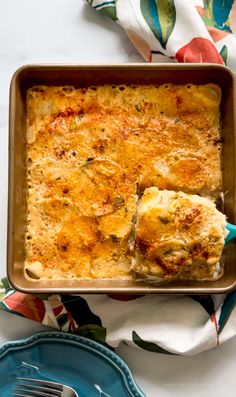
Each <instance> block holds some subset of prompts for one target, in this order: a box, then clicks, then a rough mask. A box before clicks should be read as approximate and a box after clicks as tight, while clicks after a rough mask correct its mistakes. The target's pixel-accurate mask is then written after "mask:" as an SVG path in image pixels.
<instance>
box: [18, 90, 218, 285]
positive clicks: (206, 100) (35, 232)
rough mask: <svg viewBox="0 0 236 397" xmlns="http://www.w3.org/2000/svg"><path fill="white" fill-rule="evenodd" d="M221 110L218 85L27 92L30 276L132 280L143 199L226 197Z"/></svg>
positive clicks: (28, 257)
mask: <svg viewBox="0 0 236 397" xmlns="http://www.w3.org/2000/svg"><path fill="white" fill-rule="evenodd" d="M220 100H221V91H220V88H219V87H218V86H216V85H213V84H207V85H200V86H195V85H186V86H183V85H179V86H177V85H172V84H166V85H161V86H153V85H147V86H111V85H106V86H97V87H89V88H79V89H75V88H73V87H46V86H39V87H33V88H32V89H29V90H28V95H27V117H28V126H27V134H28V159H27V162H28V163H27V164H28V175H29V184H28V187H29V188H28V227H27V234H26V253H27V255H26V263H25V267H26V268H27V269H28V270H29V271H31V272H33V273H35V274H37V276H38V277H46V278H51V277H63V278H64V277H67V278H68V277H69V278H88V279H90V278H99V277H105V278H125V279H126V278H130V277H132V276H131V275H130V262H131V258H130V255H129V253H128V251H127V248H126V247H127V246H128V244H127V242H128V239H129V237H130V233H131V230H132V227H133V222H134V219H135V213H136V204H137V195H136V194H137V192H138V194H142V193H143V191H144V190H145V188H148V187H150V186H156V187H158V188H160V189H169V190H176V191H184V192H187V193H195V194H201V195H202V196H205V197H209V198H211V199H217V198H218V197H219V192H220V189H221V170H220V149H221V144H220V133H219V131H220V128H219V127H220V119H219V117H220V111H219V105H220Z"/></svg>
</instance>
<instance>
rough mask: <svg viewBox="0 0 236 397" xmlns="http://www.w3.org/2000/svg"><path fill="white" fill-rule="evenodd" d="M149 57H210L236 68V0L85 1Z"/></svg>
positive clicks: (171, 59) (183, 59) (161, 59)
mask: <svg viewBox="0 0 236 397" xmlns="http://www.w3.org/2000/svg"><path fill="white" fill-rule="evenodd" d="M87 3H88V4H90V5H91V6H92V7H94V9H95V10H97V11H98V12H99V13H101V14H104V15H106V16H108V17H110V18H112V19H113V20H114V21H116V22H117V23H118V24H119V25H120V26H121V27H122V28H123V29H124V30H125V31H126V33H127V35H128V36H129V38H130V40H131V41H132V43H133V44H134V46H135V47H136V48H137V50H138V51H139V52H140V54H141V55H142V56H143V58H144V59H145V60H146V61H148V62H209V63H219V64H226V65H227V66H229V67H230V68H232V69H233V70H235V71H236V1H235V0H116V1H115V0H113V1H109V0H87Z"/></svg>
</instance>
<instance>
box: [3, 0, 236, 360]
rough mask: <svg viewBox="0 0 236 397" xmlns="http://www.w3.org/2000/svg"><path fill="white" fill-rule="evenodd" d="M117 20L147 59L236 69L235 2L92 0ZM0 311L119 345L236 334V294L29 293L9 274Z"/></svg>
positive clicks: (188, 344)
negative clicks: (18, 289) (19, 288)
mask: <svg viewBox="0 0 236 397" xmlns="http://www.w3.org/2000/svg"><path fill="white" fill-rule="evenodd" d="M87 3H88V4H89V5H91V6H93V7H94V8H95V9H96V10H97V11H98V12H99V13H102V14H104V15H106V16H108V17H110V18H112V19H113V20H114V21H116V22H117V23H119V24H120V25H121V26H122V27H123V29H124V30H125V31H126V33H127V34H128V36H129V38H130V40H131V41H132V42H133V44H134V45H135V47H136V48H137V49H138V51H139V52H140V53H141V55H142V56H143V58H144V59H145V60H146V61H149V62H210V63H219V64H226V65H228V66H229V67H230V68H231V69H233V70H234V71H236V1H233V0H203V1H201V0H116V1H114V0H112V1H108V0H87ZM0 294H1V295H0V309H2V310H6V311H9V312H11V313H15V314H18V315H20V316H24V317H26V318H29V319H31V320H35V321H38V322H40V323H43V324H46V325H49V326H52V327H54V328H56V329H59V330H62V331H67V332H75V333H77V334H79V335H82V336H86V337H88V338H91V339H94V340H96V341H98V342H101V343H106V344H107V345H109V346H111V347H112V348H116V347H117V346H118V345H119V344H120V343H121V342H125V343H128V344H131V345H135V346H136V347H139V348H141V349H145V350H148V351H151V352H158V353H165V354H185V355H190V354H196V353H199V352H201V351H203V350H206V349H209V348H211V347H214V346H218V345H219V344H220V343H223V342H224V341H226V340H228V339H230V338H231V337H233V336H234V335H236V291H233V292H231V293H229V294H228V295H223V296H222V295H221V296H210V295H204V296H163V295H162V296H161V295H146V296H124V295H123V296H118V295H83V296H75V295H61V296H60V295H57V294H54V295H49V296H48V295H27V294H23V293H20V292H16V291H14V290H13V289H12V287H11V286H10V285H9V283H8V280H7V279H3V280H2V282H1V284H0Z"/></svg>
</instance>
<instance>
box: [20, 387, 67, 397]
mask: <svg viewBox="0 0 236 397" xmlns="http://www.w3.org/2000/svg"><path fill="white" fill-rule="evenodd" d="M13 393H14V396H24V397H58V396H61V394H54V393H53V394H52V393H50V394H49V393H44V392H41V391H38V390H37V391H35V390H30V389H27V388H23V387H15V388H14V389H13ZM22 393H24V394H22Z"/></svg>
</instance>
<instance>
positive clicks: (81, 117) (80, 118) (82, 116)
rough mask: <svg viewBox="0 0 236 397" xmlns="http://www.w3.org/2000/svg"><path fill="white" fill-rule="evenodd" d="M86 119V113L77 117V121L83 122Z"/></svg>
mask: <svg viewBox="0 0 236 397" xmlns="http://www.w3.org/2000/svg"><path fill="white" fill-rule="evenodd" d="M83 118H84V113H80V114H78V116H77V121H81V120H82V119H83Z"/></svg>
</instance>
